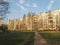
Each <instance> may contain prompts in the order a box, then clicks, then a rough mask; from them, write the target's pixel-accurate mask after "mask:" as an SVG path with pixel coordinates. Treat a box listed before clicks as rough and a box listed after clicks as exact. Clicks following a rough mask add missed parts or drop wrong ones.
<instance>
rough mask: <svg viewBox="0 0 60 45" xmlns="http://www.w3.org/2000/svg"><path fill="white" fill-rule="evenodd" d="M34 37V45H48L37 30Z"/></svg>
mask: <svg viewBox="0 0 60 45" xmlns="http://www.w3.org/2000/svg"><path fill="white" fill-rule="evenodd" d="M34 38H35V41H34V45H49V44H48V43H47V41H46V40H45V39H44V38H43V37H42V36H41V35H40V34H39V33H38V32H37V31H35V37H34Z"/></svg>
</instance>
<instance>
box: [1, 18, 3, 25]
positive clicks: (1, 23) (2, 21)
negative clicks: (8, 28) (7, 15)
mask: <svg viewBox="0 0 60 45" xmlns="http://www.w3.org/2000/svg"><path fill="white" fill-rule="evenodd" d="M2 24H3V20H2V19H1V18H0V26H1V25H2Z"/></svg>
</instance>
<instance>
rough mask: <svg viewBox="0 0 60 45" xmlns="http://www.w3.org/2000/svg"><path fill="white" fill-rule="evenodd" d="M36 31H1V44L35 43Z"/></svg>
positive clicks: (21, 44)
mask: <svg viewBox="0 0 60 45" xmlns="http://www.w3.org/2000/svg"><path fill="white" fill-rule="evenodd" d="M33 44H34V32H9V33H0V45H33Z"/></svg>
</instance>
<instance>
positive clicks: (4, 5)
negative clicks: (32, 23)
mask: <svg viewBox="0 0 60 45" xmlns="http://www.w3.org/2000/svg"><path fill="white" fill-rule="evenodd" d="M8 8H9V2H8V1H7V0H0V18H1V19H2V20H4V19H5V18H6V16H7V15H6V13H8Z"/></svg>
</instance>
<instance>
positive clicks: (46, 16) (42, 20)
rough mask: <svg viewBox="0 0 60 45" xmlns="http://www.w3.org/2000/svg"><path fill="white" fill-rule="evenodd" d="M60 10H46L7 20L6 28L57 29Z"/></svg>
mask: <svg viewBox="0 0 60 45" xmlns="http://www.w3.org/2000/svg"><path fill="white" fill-rule="evenodd" d="M59 29H60V10H59V9H58V10H54V11H48V12H45V13H40V14H36V15H34V14H30V13H28V15H27V16H25V17H23V18H20V19H14V20H9V21H8V30H16V31H21V30H59Z"/></svg>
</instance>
